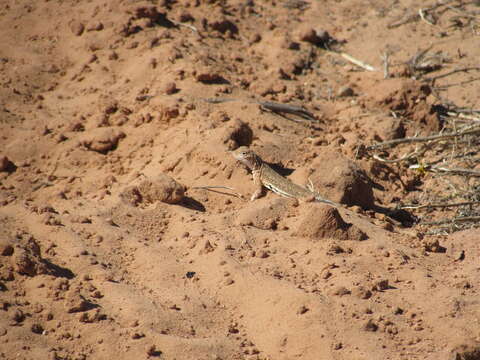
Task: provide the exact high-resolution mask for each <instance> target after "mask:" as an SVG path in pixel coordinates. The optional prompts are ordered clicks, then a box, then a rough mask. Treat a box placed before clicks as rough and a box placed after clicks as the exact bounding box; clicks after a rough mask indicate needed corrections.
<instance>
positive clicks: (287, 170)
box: [264, 161, 295, 177]
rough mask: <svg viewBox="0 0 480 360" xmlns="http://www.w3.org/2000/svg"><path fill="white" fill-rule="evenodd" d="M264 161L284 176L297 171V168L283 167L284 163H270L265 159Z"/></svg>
mask: <svg viewBox="0 0 480 360" xmlns="http://www.w3.org/2000/svg"><path fill="white" fill-rule="evenodd" d="M264 163H265V164H267V165H268V166H270V167H271V168H272V169H273V170H275V172H277V173H279V174H280V175H282V176H283V177H286V176H289V175H291V174H292V173H293V172H294V171H295V169H291V168H286V167H283V166H282V165H279V164H278V163H277V164H273V163H269V162H266V161H264Z"/></svg>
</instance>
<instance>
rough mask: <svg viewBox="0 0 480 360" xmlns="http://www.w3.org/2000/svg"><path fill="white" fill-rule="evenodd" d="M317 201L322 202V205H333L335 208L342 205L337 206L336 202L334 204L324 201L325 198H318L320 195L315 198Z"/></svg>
mask: <svg viewBox="0 0 480 360" xmlns="http://www.w3.org/2000/svg"><path fill="white" fill-rule="evenodd" d="M315 201H317V202H322V203H325V204H328V205H331V206H335V207H337V206H339V205H340V204H337V203H335V202H333V201H330V200H327V199H324V198H322V197H321V196H318V195H317V196H315Z"/></svg>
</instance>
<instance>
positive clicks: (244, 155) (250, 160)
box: [232, 146, 262, 170]
mask: <svg viewBox="0 0 480 360" xmlns="http://www.w3.org/2000/svg"><path fill="white" fill-rule="evenodd" d="M232 155H233V157H234V158H235V159H237V160H238V161H240V162H241V163H243V164H245V165H247V166H248V167H249V168H250V169H252V170H254V169H257V168H258V167H260V166H261V164H262V161H261V160H260V158H259V157H258V155H257V154H255V153H254V152H253V151H252V150H250V149H249V148H248V147H246V146H240V147H239V148H238V149H237V150H235V151H232Z"/></svg>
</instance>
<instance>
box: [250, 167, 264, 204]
mask: <svg viewBox="0 0 480 360" xmlns="http://www.w3.org/2000/svg"><path fill="white" fill-rule="evenodd" d="M252 175H253V184H254V185H255V192H254V193H253V194H252V197H251V198H250V201H254V200H256V199H258V198H259V197H261V196H262V195H263V185H262V180H261V179H260V171H258V170H254V171H252Z"/></svg>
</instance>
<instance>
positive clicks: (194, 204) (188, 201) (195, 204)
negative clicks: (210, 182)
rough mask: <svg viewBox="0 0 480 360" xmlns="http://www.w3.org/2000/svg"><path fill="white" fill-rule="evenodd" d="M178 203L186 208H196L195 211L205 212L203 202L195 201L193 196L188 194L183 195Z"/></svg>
mask: <svg viewBox="0 0 480 360" xmlns="http://www.w3.org/2000/svg"><path fill="white" fill-rule="evenodd" d="M178 205H180V206H183V207H186V208H187V209H191V210H197V211H200V212H205V211H206V209H205V206H203V204H202V203H201V202H199V201H197V200H195V199H194V198H191V197H189V196H185V197H184V198H183V200H182V201H181V202H180V203H179V204H178Z"/></svg>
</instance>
